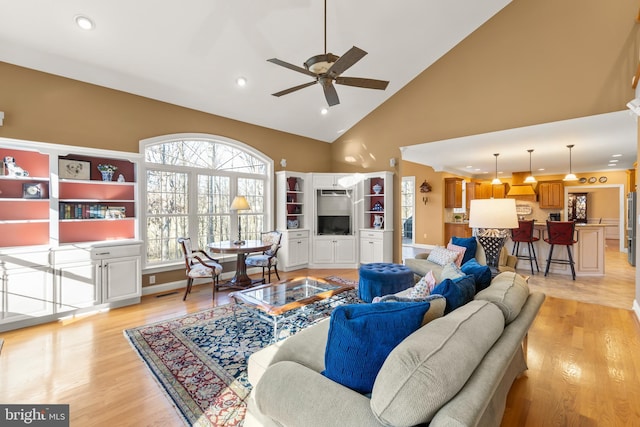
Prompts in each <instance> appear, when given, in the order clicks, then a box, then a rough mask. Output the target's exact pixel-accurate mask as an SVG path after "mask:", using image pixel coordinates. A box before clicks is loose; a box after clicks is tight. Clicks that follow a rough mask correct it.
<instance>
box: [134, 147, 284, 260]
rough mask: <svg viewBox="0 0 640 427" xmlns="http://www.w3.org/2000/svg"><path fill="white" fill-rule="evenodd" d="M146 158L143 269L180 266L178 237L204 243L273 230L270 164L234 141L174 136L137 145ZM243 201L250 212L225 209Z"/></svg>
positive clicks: (144, 174)
mask: <svg viewBox="0 0 640 427" xmlns="http://www.w3.org/2000/svg"><path fill="white" fill-rule="evenodd" d="M140 149H141V151H142V152H143V153H144V165H143V168H142V169H143V177H142V179H141V186H142V187H141V196H142V197H141V198H142V200H143V201H144V203H143V205H142V206H143V208H142V209H141V211H142V221H143V223H142V224H143V227H142V228H143V237H144V242H145V245H146V258H145V266H153V265H159V264H169V263H174V262H176V261H182V253H181V252H180V247H179V245H178V243H177V239H178V237H183V236H189V237H191V239H192V241H193V242H194V244H196V242H197V245H198V247H201V248H204V247H206V245H207V243H210V242H216V241H223V240H235V239H236V238H237V230H238V221H240V222H241V225H242V238H243V239H259V238H260V232H262V231H266V230H268V229H270V228H271V224H272V218H271V211H272V199H273V197H272V188H273V185H272V179H271V176H272V175H273V172H272V171H273V161H272V160H271V159H269V158H268V157H266V156H265V155H264V154H262V153H260V152H259V151H257V150H255V149H253V148H251V147H249V146H248V145H246V144H243V143H241V142H239V141H234V140H232V139H228V138H224V137H220V136H214V135H206V134H177V135H165V136H162V137H157V138H151V139H146V140H143V141H141V142H140ZM237 195H242V196H245V197H246V199H247V201H248V202H249V206H250V207H251V209H250V210H245V211H232V210H230V209H229V207H230V205H231V202H232V200H233V198H234V197H235V196H237Z"/></svg>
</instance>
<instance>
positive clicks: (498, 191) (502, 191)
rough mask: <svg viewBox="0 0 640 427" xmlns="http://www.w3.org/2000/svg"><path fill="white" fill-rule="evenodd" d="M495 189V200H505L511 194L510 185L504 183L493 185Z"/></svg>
mask: <svg viewBox="0 0 640 427" xmlns="http://www.w3.org/2000/svg"><path fill="white" fill-rule="evenodd" d="M492 187H493V198H494V199H504V198H506V197H507V193H509V184H507V183H502V184H496V185H492Z"/></svg>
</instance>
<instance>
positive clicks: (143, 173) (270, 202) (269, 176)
mask: <svg viewBox="0 0 640 427" xmlns="http://www.w3.org/2000/svg"><path fill="white" fill-rule="evenodd" d="M188 139H196V140H202V141H209V142H214V143H222V144H227V145H231V146H234V147H236V148H238V149H240V150H243V151H246V152H248V153H250V154H251V155H253V156H255V157H257V158H259V159H260V160H262V161H263V162H264V163H265V165H266V171H265V188H264V204H265V206H264V227H265V230H263V231H269V230H273V224H274V199H275V195H274V188H275V173H274V166H273V159H271V158H270V157H268V156H267V155H266V154H264V153H263V152H261V151H259V150H257V149H256V148H254V147H252V146H250V145H248V144H245V143H244V142H241V141H238V140H235V139H231V138H227V137H224V136H220V135H212V134H207V133H174V134H167V135H160V136H155V137H152V138H146V139H142V140H140V142H139V150H140V155H141V156H142V158H141V161H140V166H139V168H138V176H137V177H136V178H137V180H138V182H139V191H138V193H139V197H140V203H139V204H140V205H141V204H142V203H143V202H146V200H147V189H146V183H147V182H146V177H147V163H146V156H145V149H146V147H147V146H149V145H155V144H161V143H166V142H171V141H182V140H188ZM193 169H197V170H201V169H200V168H193ZM222 174H224V172H222ZM234 176H243V174H242V173H238V174H234ZM248 176H250V177H253V176H254V175H248ZM190 202H191V200H190ZM139 212H140V220H139V222H138V224H139V227H140V236H141V239H142V240H143V241H144V242H146V241H147V226H146V224H147V213H146V212H147V209H146V206H140V209H139ZM232 229H233V226H232ZM231 235H232V236H233V235H234V234H233V232H231ZM144 248H145V251H146V243H145V246H144ZM216 255H217V256H216V258H218V259H221V258H222V257H221V256H219V255H222V254H216ZM224 258H225V259H224V261H227V258H229V257H227V256H224ZM233 258H234V259H235V257H233ZM229 260H230V259H229ZM183 264H184V261H180V262H175V261H172V262H164V263H154V264H147V260H146V255H145V256H143V266H142V267H143V273H144V274H147V272H148V271H170V270H173V269H175V268H179V267H180V266H182V265H183ZM174 267H175V268H174Z"/></svg>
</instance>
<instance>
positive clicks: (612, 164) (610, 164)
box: [607, 163, 618, 166]
mask: <svg viewBox="0 0 640 427" xmlns="http://www.w3.org/2000/svg"><path fill="white" fill-rule="evenodd" d="M607 166H618V165H616V164H615V163H609V164H608V165H607Z"/></svg>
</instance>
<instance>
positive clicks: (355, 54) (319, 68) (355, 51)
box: [267, 0, 389, 107]
mask: <svg viewBox="0 0 640 427" xmlns="http://www.w3.org/2000/svg"><path fill="white" fill-rule="evenodd" d="M324 52H325V53H323V54H320V55H315V56H312V57H311V58H309V59H307V60H306V61H305V62H304V68H302V67H298V66H297V65H293V64H290V63H288V62H285V61H281V60H279V59H276V58H272V59H267V61H269V62H272V63H274V64H276V65H280V66H282V67H285V68H288V69H290V70H293V71H297V72H299V73H303V74H306V75H308V76H310V77H313V78H314V79H315V80H314V81H312V82H309V83H304V84H301V85H298V86H294V87H291V88H289V89H285V90H282V91H280V92H276V93H274V94H273V96H278V97H279V96H282V95H287V94H289V93H291V92H295V91H297V90H300V89H304V88H305V87H308V86H312V85H314V84H316V83H320V84H321V85H322V89H323V90H324V96H325V98H326V99H327V103H328V104H329V106H330V107H332V106H334V105H337V104H340V99H339V98H338V92H336V88H335V87H334V86H333V83H334V82H335V83H337V84H340V85H346V86H355V87H361V88H366V89H379V90H384V89H386V88H387V85H388V84H389V82H388V81H385V80H375V79H364V78H361V77H342V76H341V74H342V73H343V72H345V71H346V70H347V69H348V68H350V67H351V66H352V65H353V64H355V63H356V62H358V61H359V60H360V59H362V58H363V57H364V56H365V55H366V54H367V52H365V51H364V50H362V49H360V48H357V47H355V46H353V47H352V48H351V49H349V50H348V51H347V53H345V54H344V55H342V56H337V55H334V54H333V53H327V0H325V2H324Z"/></svg>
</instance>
